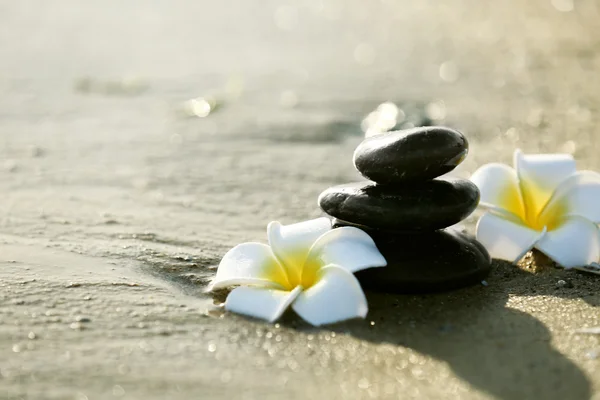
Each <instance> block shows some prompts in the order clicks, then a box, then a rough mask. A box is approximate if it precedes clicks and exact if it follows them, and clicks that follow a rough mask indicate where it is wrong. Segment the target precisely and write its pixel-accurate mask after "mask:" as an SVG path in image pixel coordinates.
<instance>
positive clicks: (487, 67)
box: [0, 0, 600, 400]
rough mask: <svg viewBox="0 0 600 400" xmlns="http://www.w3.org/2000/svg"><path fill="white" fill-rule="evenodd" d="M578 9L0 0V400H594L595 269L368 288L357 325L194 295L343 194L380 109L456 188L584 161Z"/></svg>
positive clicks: (590, 84)
mask: <svg viewBox="0 0 600 400" xmlns="http://www.w3.org/2000/svg"><path fill="white" fill-rule="evenodd" d="M599 17H600V5H598V3H597V2H596V1H595V0H577V1H572V0H552V1H550V0H533V1H527V2H526V1H519V0H508V1H503V2H482V1H475V0H463V1H459V0H456V1H448V2H439V1H433V0H431V1H429V0H425V1H418V2H417V1H408V0H406V1H392V0H388V1H369V2H366V1H358V0H352V1H333V0H322V1H319V2H291V1H283V2H276V1H242V0H237V1H226V2H214V1H213V2H211V1H204V0H199V1H191V0H189V1H187V0H185V1H183V0H182V1H178V2H174V1H168V0H153V1H147V0H131V1H126V2H125V1H120V0H104V1H85V2H82V1H77V0H61V1H55V2H48V1H42V0H31V1H8V0H0V191H1V193H2V196H1V197H0V399H11V400H16V399H73V400H86V399H87V400H96V399H113V398H115V399H116V398H122V399H186V400H188V399H248V400H249V399H261V400H262V399H314V398H331V399H333V398H335V399H399V398H402V399H409V398H419V399H574V400H579V399H590V398H593V399H600V336H598V335H593V334H582V333H578V332H577V331H578V330H580V329H582V328H587V327H594V326H598V325H600V309H599V308H598V306H599V305H600V277H598V276H590V275H585V274H582V273H576V272H570V271H564V270H559V269H555V268H543V269H542V270H541V271H540V272H538V273H532V272H531V271H527V270H523V269H518V268H516V267H513V266H510V265H507V264H504V263H500V262H495V263H494V269H493V272H492V274H491V275H490V277H489V279H488V280H487V284H488V285H487V286H484V285H481V286H477V287H472V288H468V289H463V290H459V291H454V292H450V293H441V294H434V295H420V296H408V295H405V296H402V295H397V296H392V295H378V294H372V293H371V294H368V297H369V304H370V312H369V315H368V316H367V319H366V320H364V321H363V320H358V321H350V322H347V323H343V324H337V325H334V326H329V327H325V328H313V327H310V326H308V325H307V324H305V323H304V322H302V321H301V320H299V319H298V318H297V317H295V316H294V315H286V316H285V317H284V318H283V319H282V320H281V321H280V323H279V324H277V325H270V324H266V323H262V322H260V321H256V320H251V319H247V318H243V317H240V316H236V315H232V314H228V313H223V312H222V310H221V309H220V308H219V307H218V306H216V305H215V303H219V302H221V301H222V300H223V299H222V298H217V299H213V298H212V297H211V296H209V295H207V294H206V293H205V288H206V283H207V282H208V280H209V279H210V278H211V277H212V276H213V275H214V272H215V269H216V266H217V265H218V263H219V260H220V258H221V257H222V255H223V254H224V253H225V252H226V251H227V250H228V249H229V248H231V247H232V246H234V245H236V244H237V243H241V242H245V241H266V225H267V223H268V222H269V221H271V220H279V221H281V222H282V223H293V222H296V221H300V220H304V219H308V218H314V217H317V216H319V215H321V213H320V211H319V209H318V207H317V205H316V198H317V196H318V194H319V193H320V192H321V191H322V190H324V189H325V188H327V187H328V186H331V185H334V184H339V183H344V182H347V181H352V180H356V179H358V178H359V176H358V174H357V173H356V172H355V171H354V169H353V167H352V152H353V149H354V148H355V147H356V145H357V144H358V143H359V142H360V141H361V138H362V135H363V133H362V131H361V129H360V122H361V120H362V118H363V117H364V116H365V115H366V114H367V113H368V112H370V111H371V110H373V109H374V108H375V107H376V106H377V105H378V104H379V103H381V102H383V101H392V102H395V103H396V104H398V105H399V106H400V107H401V108H402V109H403V110H404V112H405V114H406V117H407V118H409V119H410V118H420V116H422V115H425V114H427V115H429V117H431V118H432V119H434V120H435V121H434V122H436V123H440V124H445V125H448V126H451V127H455V128H457V129H459V130H461V131H463V132H464V133H465V134H466V135H467V137H468V138H469V140H470V144H471V148H470V154H469V157H468V158H467V160H466V161H465V162H464V163H463V165H461V167H460V168H459V170H458V171H457V173H458V174H459V175H462V176H465V177H467V176H469V173H471V172H473V171H474V170H475V169H476V168H477V167H478V166H480V165H482V164H484V163H487V162H492V161H499V162H507V163H510V162H511V157H512V152H513V150H514V149H515V148H516V147H520V148H522V149H523V150H524V151H525V152H570V153H573V154H574V155H575V157H576V158H577V160H578V166H579V167H580V168H581V169H596V170H600V159H599V158H598V157H597V155H598V149H599V147H598V146H599V145H598V140H599V139H600V132H599V130H598V124H599V123H600V74H598V71H599V70H600V24H598V20H599ZM198 97H202V98H204V100H205V101H201V100H198V101H197V102H196V103H193V104H191V105H190V103H186V101H188V100H189V99H193V98H198ZM190 107H191V108H193V111H194V112H195V114H197V115H201V116H204V115H205V114H208V115H207V116H204V117H202V118H201V117H198V116H197V115H192V114H193V113H190ZM209 107H210V109H209ZM209 111H211V112H210V113H209ZM473 222H474V219H473V218H471V219H470V220H469V221H467V223H466V226H467V229H469V230H470V231H473V227H474V224H473ZM560 280H564V281H565V284H564V285H563V284H559V283H558V282H559V281H560Z"/></svg>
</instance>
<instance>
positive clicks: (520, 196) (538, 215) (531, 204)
mask: <svg viewBox="0 0 600 400" xmlns="http://www.w3.org/2000/svg"><path fill="white" fill-rule="evenodd" d="M520 189H521V190H519V188H517V187H514V186H508V187H506V189H505V190H503V192H502V193H503V198H502V199H501V206H502V207H503V208H504V209H506V210H508V211H510V212H512V213H513V214H515V215H516V216H517V217H519V219H520V222H521V223H522V224H523V225H525V226H528V227H529V228H531V229H535V230H537V231H541V230H543V229H544V227H546V229H547V230H549V231H551V230H553V229H556V228H558V227H559V226H560V225H561V224H562V221H563V218H564V216H565V215H566V212H567V210H568V205H567V204H566V203H565V202H564V201H563V202H553V203H551V204H546V203H547V202H548V199H549V198H550V196H551V193H547V192H546V191H544V190H541V189H540V188H539V187H536V186H535V185H533V184H531V183H529V184H528V185H527V186H525V185H521V188H520Z"/></svg>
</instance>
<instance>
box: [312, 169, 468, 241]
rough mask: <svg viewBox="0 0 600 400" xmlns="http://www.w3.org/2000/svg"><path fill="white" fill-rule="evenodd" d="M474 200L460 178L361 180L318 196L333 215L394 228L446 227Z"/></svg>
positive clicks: (400, 229)
mask: <svg viewBox="0 0 600 400" xmlns="http://www.w3.org/2000/svg"><path fill="white" fill-rule="evenodd" d="M478 203H479V190H478V189H477V187H476V186H475V185H474V184H473V183H471V182H470V181H467V180H462V179H435V180H431V181H426V182H422V183H414V184H405V185H401V186H381V185H377V184H375V183H373V182H369V181H363V182H357V183H350V184H345V185H339V186H334V187H330V188H329V189H327V190H325V191H324V192H323V193H321V195H320V196H319V206H320V207H321V209H323V211H325V212H326V213H327V214H329V215H330V216H332V217H334V218H338V219H340V220H342V221H347V222H350V223H353V224H358V225H365V226H369V227H371V228H377V229H388V230H394V231H433V230H437V229H442V228H446V227H448V226H450V225H454V224H456V223H458V222H460V221H462V220H463V219H465V218H466V217H467V216H469V214H471V213H472V212H473V210H475V208H476V207H477V204H478Z"/></svg>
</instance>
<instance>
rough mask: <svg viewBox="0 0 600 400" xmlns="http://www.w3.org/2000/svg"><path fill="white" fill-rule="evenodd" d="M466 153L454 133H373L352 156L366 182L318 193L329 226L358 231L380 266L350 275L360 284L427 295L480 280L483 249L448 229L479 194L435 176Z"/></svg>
mask: <svg viewBox="0 0 600 400" xmlns="http://www.w3.org/2000/svg"><path fill="white" fill-rule="evenodd" d="M468 149H469V145H468V142H467V140H466V139H465V137H464V136H463V135H462V134H461V133H460V132H457V131H455V130H453V129H449V128H444V127H421V128H415V129H410V130H403V131H395V132H387V133H382V134H378V135H375V136H372V137H369V138H367V139H365V140H364V141H363V142H362V143H361V144H360V145H359V146H358V147H357V148H356V151H355V152H354V165H355V167H356V169H357V170H358V171H359V172H360V173H361V174H362V175H363V176H364V177H365V178H367V179H369V180H368V181H363V182H358V183H350V184H345V185H340V186H335V187H331V188H329V189H327V190H325V191H324V192H323V193H321V195H320V196H319V206H320V207H321V208H322V209H323V211H325V212H326V213H327V214H329V215H330V216H331V217H333V218H334V227H336V228H337V227H341V226H355V227H358V228H360V229H362V230H364V231H365V232H367V233H368V234H369V235H370V236H371V237H372V238H373V240H374V241H375V243H376V245H377V248H378V249H379V251H380V252H381V254H383V256H384V257H385V259H386V260H387V262H388V266H387V267H386V268H371V269H367V270H364V271H360V272H358V273H357V274H356V276H357V278H358V279H359V281H360V282H361V284H362V285H363V287H365V288H368V289H371V290H376V291H385V292H397V293H419V292H433V291H440V290H449V289H455V288H458V287H463V286H468V285H472V284H478V283H480V282H481V281H482V280H483V279H484V278H485V277H486V276H487V275H488V273H489V271H490V263H491V260H490V256H489V254H488V253H487V251H486V250H485V248H484V247H483V246H482V245H481V244H480V243H479V242H477V241H476V240H475V239H473V238H471V237H469V236H467V235H465V234H463V233H461V232H460V231H459V230H457V229H455V228H452V227H450V226H452V225H454V224H456V223H458V222H460V221H462V220H464V219H465V218H466V217H468V216H469V214H471V213H472V212H473V210H475V208H476V207H477V204H478V203H479V191H478V189H477V187H476V186H475V185H474V184H473V183H471V182H470V181H468V180H462V179H453V178H446V177H440V176H441V175H444V174H446V173H448V172H450V171H452V170H453V169H454V168H455V167H456V166H457V165H458V164H460V163H461V162H462V161H463V160H464V158H465V157H466V155H467V153H468ZM448 227H450V228H448Z"/></svg>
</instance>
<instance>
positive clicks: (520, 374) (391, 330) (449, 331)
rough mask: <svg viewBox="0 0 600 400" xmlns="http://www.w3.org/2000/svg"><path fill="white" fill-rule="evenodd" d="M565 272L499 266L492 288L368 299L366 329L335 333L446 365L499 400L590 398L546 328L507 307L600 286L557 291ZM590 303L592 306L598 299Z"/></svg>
mask: <svg viewBox="0 0 600 400" xmlns="http://www.w3.org/2000/svg"><path fill="white" fill-rule="evenodd" d="M564 272H565V271H560V272H556V271H552V272H550V273H547V274H542V275H532V274H530V273H528V272H525V271H521V270H519V269H517V268H515V267H514V266H511V265H509V264H506V263H500V262H496V263H495V265H494V271H493V273H492V275H491V276H490V278H489V282H490V286H489V287H483V286H481V287H472V288H467V289H463V290H460V291H455V292H450V293H439V294H428V295H421V296H414V295H413V296H402V295H385V294H374V293H369V294H368V298H369V305H370V312H369V315H368V317H367V318H368V323H364V322H362V323H357V322H354V323H346V324H340V325H336V326H335V327H334V330H338V331H339V332H344V333H346V334H349V335H352V336H355V337H357V338H360V339H362V340H367V341H370V342H373V343H387V344H392V345H396V346H402V347H407V348H410V349H413V350H416V351H417V352H419V353H422V354H426V355H429V356H432V357H434V358H435V359H438V360H442V361H445V362H447V363H448V365H449V367H450V368H451V369H452V370H453V372H454V373H455V374H456V375H457V376H459V377H460V378H462V379H464V380H465V381H466V382H468V383H469V384H471V385H472V386H474V387H476V388H478V389H480V390H482V391H484V392H487V393H488V394H490V395H492V396H494V397H495V398H499V399H517V398H543V399H554V398H557V399H559V398H560V399H564V398H569V399H588V398H590V396H591V388H590V382H589V380H588V378H587V377H586V375H585V374H584V373H583V371H581V370H580V369H579V368H578V366H577V365H575V364H574V363H573V362H572V361H570V360H569V359H568V358H567V357H565V356H564V355H562V354H561V353H560V352H558V351H557V350H556V349H554V348H553V347H552V344H551V339H552V337H551V334H550V331H549V330H548V328H547V327H546V326H545V325H544V324H543V323H542V322H540V321H539V320H537V319H536V318H534V317H533V316H531V315H529V314H528V313H526V312H522V311H518V310H515V309H513V308H510V307H507V302H508V299H509V295H511V294H517V295H520V296H528V295H530V294H531V295H545V296H548V295H550V296H558V297H565V298H575V297H581V296H582V292H581V291H578V290H573V289H574V288H576V287H577V286H576V285H577V284H581V282H583V281H585V280H586V279H592V280H597V277H589V276H583V277H582V278H581V282H580V281H579V278H573V279H576V280H577V283H575V284H573V286H572V287H571V288H563V287H559V288H557V287H556V282H557V280H561V279H562V277H563V275H564ZM575 274H576V273H573V272H569V275H570V276H571V275H572V276H578V275H575ZM598 281H600V279H598ZM569 282H570V281H569ZM550 283H551V284H550ZM592 283H593V284H594V283H595V285H597V284H598V282H592ZM532 288H536V289H535V290H532ZM585 299H587V300H588V302H590V303H591V304H595V303H596V300H597V297H594V296H586V297H585ZM557 318H558V314H557Z"/></svg>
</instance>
